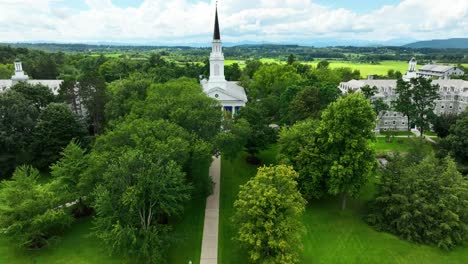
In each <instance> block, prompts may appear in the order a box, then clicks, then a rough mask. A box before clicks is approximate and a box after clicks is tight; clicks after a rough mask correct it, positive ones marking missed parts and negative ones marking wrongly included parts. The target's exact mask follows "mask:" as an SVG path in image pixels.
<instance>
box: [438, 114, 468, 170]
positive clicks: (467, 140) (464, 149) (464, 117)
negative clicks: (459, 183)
mask: <svg viewBox="0 0 468 264" xmlns="http://www.w3.org/2000/svg"><path fill="white" fill-rule="evenodd" d="M449 131H450V134H449V135H448V136H447V137H446V138H444V139H442V140H441V142H440V147H441V150H442V152H443V154H450V155H452V156H453V157H454V158H455V159H456V160H457V161H458V163H459V164H460V165H461V167H460V169H461V170H462V171H463V172H464V173H468V110H467V111H465V112H463V114H461V118H459V119H458V120H457V122H456V123H455V124H454V125H452V126H451V127H450V130H449Z"/></svg>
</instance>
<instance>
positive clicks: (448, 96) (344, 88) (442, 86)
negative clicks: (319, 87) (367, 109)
mask: <svg viewBox="0 0 468 264" xmlns="http://www.w3.org/2000/svg"><path fill="white" fill-rule="evenodd" d="M426 66H428V65H426ZM426 66H423V67H422V68H421V69H420V70H419V71H416V60H415V59H414V58H413V59H412V60H411V61H410V62H409V68H408V72H407V73H406V75H405V76H403V79H404V80H406V81H409V79H411V78H416V77H419V76H424V77H431V78H434V77H439V79H437V80H433V81H432V84H435V85H438V86H439V97H440V98H439V100H437V101H436V108H435V114H437V115H442V114H459V113H461V112H463V111H464V110H465V109H466V107H467V106H468V81H464V80H455V79H450V76H449V75H446V74H445V73H446V72H447V71H452V72H453V74H456V75H463V74H464V73H463V71H461V70H460V69H457V68H456V67H451V66H437V67H436V66H434V65H429V66H428V67H426ZM429 68H431V69H433V71H432V73H435V74H437V76H435V75H431V76H426V75H425V74H426V69H429ZM422 69H423V70H422ZM421 70H422V71H421ZM437 71H438V72H437ZM366 85H369V86H370V87H373V86H376V87H377V89H378V91H377V93H376V95H375V96H374V97H373V99H378V98H382V99H383V100H384V102H385V103H387V104H388V105H390V104H391V101H393V100H395V97H396V96H397V95H396V94H395V89H396V85H397V80H373V79H368V80H351V81H349V82H342V83H340V86H339V88H340V90H341V92H342V93H347V92H349V91H352V92H359V91H360V89H361V88H362V87H364V86H366ZM407 122H408V119H407V118H406V117H404V116H403V115H402V114H401V113H398V112H395V111H391V110H390V111H386V112H385V113H380V119H379V122H378V124H377V130H383V131H387V130H406V129H407V126H408V124H407Z"/></svg>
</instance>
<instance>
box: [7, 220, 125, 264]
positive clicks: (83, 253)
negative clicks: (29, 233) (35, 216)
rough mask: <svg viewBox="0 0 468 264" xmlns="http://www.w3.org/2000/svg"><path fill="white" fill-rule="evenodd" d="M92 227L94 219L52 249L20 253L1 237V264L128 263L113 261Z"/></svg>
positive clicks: (74, 228) (80, 224) (81, 223)
mask: <svg viewBox="0 0 468 264" xmlns="http://www.w3.org/2000/svg"><path fill="white" fill-rule="evenodd" d="M92 226H93V225H92V222H91V218H86V219H81V220H79V221H78V222H76V223H75V224H74V225H73V226H72V228H71V229H70V230H68V231H67V232H66V233H65V234H63V236H62V237H61V238H59V239H58V240H57V241H54V242H53V243H52V245H50V246H49V247H48V248H45V249H41V250H31V251H28V250H24V249H18V248H15V247H13V246H12V245H11V244H10V242H9V241H8V240H7V239H6V238H5V237H0V263H10V264H22V263H24V264H27V263H38V264H41V263H47V264H54V263H57V264H58V263H60V264H62V263H67V264H68V263H70V264H87V263H96V264H97V263H99V264H106V263H109V264H111V263H125V262H124V261H123V260H122V258H119V257H110V256H109V255H108V253H107V252H106V251H105V249H104V248H103V247H102V246H101V244H100V243H99V241H98V240H97V239H96V238H95V237H93V236H91V232H92Z"/></svg>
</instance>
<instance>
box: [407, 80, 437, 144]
mask: <svg viewBox="0 0 468 264" xmlns="http://www.w3.org/2000/svg"><path fill="white" fill-rule="evenodd" d="M410 82H411V85H412V89H411V94H412V97H411V99H412V104H413V105H414V109H415V115H414V123H415V125H416V126H417V127H418V128H419V130H420V132H421V136H423V134H424V131H426V130H428V129H429V126H430V121H431V119H430V118H431V116H432V115H434V109H435V106H436V102H435V101H436V100H437V99H439V92H438V91H439V85H433V84H432V80H431V79H426V78H424V77H419V78H415V79H411V81H410Z"/></svg>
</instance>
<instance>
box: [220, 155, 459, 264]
mask: <svg viewBox="0 0 468 264" xmlns="http://www.w3.org/2000/svg"><path fill="white" fill-rule="evenodd" d="M275 153H276V150H275V149H269V150H267V151H265V152H262V153H261V155H260V156H261V157H262V158H263V160H265V161H266V163H267V164H268V163H274V156H275ZM245 157H246V156H245V154H243V155H241V156H240V157H239V158H238V159H236V160H234V161H228V160H225V159H223V161H222V166H221V173H222V174H221V203H220V206H221V207H220V227H219V228H220V233H219V242H218V243H219V253H218V259H219V260H218V263H222V264H227V263H247V257H246V254H245V252H244V250H242V249H241V248H240V247H239V244H238V243H237V242H236V241H233V240H232V237H233V236H234V235H235V233H236V228H235V226H233V224H232V223H231V221H230V218H231V217H232V215H233V206H232V205H233V203H234V201H235V199H236V196H237V192H238V190H239V186H240V185H242V184H244V183H245V182H246V181H247V180H248V179H249V178H251V177H253V176H254V175H255V173H256V167H255V166H252V165H249V164H247V163H246V162H245ZM373 181H376V179H374V180H373ZM374 188H375V187H374V184H373V183H369V184H368V185H367V186H366V187H365V188H364V190H363V192H362V194H361V197H360V198H359V199H355V200H351V201H349V203H348V209H347V210H345V211H342V210H341V209H340V202H339V200H338V199H337V198H327V199H323V200H320V201H314V202H311V203H310V204H309V205H308V207H307V209H306V212H305V214H304V216H303V221H304V225H305V226H306V229H307V234H306V235H305V236H304V239H303V244H304V251H303V254H302V263H408V264H410V263H454V264H456V263H466V259H468V247H464V248H457V249H455V250H454V251H451V252H445V251H442V250H439V249H437V248H435V247H430V246H423V245H417V244H414V243H410V242H407V241H403V240H400V239H399V238H398V237H396V236H393V235H391V234H388V233H383V232H377V231H376V230H374V229H373V228H371V227H370V226H368V225H367V224H366V223H365V222H364V221H363V220H362V219H363V216H364V206H363V205H364V204H365V202H366V201H367V200H369V199H370V198H371V197H372V195H373V193H374Z"/></svg>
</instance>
